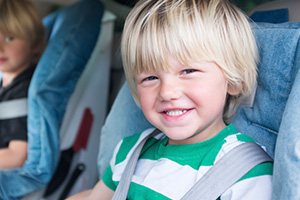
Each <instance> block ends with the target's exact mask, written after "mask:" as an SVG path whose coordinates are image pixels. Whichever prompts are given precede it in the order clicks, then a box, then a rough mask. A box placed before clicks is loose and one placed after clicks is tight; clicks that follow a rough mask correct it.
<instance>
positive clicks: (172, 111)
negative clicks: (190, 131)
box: [165, 110, 187, 116]
mask: <svg viewBox="0 0 300 200" xmlns="http://www.w3.org/2000/svg"><path fill="white" fill-rule="evenodd" d="M186 112H187V110H170V111H166V112H165V113H166V114H167V115H170V116H178V115H182V114H183V113H186Z"/></svg>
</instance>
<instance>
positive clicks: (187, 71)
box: [183, 69, 196, 74]
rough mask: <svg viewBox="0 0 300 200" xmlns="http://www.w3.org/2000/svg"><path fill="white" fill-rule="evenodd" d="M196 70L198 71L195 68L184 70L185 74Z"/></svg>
mask: <svg viewBox="0 0 300 200" xmlns="http://www.w3.org/2000/svg"><path fill="white" fill-rule="evenodd" d="M195 71H196V70H195V69H186V70H184V71H183V74H190V73H193V72H195Z"/></svg>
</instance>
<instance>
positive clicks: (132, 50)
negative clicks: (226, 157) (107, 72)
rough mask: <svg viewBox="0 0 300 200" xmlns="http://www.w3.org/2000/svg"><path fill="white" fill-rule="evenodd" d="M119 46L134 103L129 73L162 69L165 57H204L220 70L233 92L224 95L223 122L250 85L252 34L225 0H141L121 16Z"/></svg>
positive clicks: (184, 61) (253, 67) (253, 58)
mask: <svg viewBox="0 0 300 200" xmlns="http://www.w3.org/2000/svg"><path fill="white" fill-rule="evenodd" d="M121 49H122V58H123V63H124V70H125V75H126V79H127V82H128V84H129V87H130V89H131V91H132V93H133V97H134V99H135V101H136V102H137V104H138V98H137V92H136V84H135V78H134V76H135V74H138V73H141V72H142V71H147V70H153V69H155V70H168V57H169V56H170V55H171V56H173V57H174V58H175V59H177V60H178V61H180V62H181V63H182V64H184V65H187V66H188V65H190V64H191V63H193V62H197V61H201V60H207V61H214V62H215V63H216V64H217V65H218V66H219V67H220V68H221V69H222V71H223V73H224V75H225V76H226V78H227V79H228V85H229V87H232V88H233V89H235V90H236V91H238V93H239V94H238V95H236V96H228V98H227V104H226V105H225V109H224V120H225V122H229V121H230V120H231V119H232V118H233V116H234V113H235V110H236V108H237V107H238V105H239V103H240V101H241V99H242V98H243V97H245V96H247V95H249V94H250V93H251V91H252V90H253V87H254V86H255V84H256V75H257V72H256V61H257V57H258V56H257V46H256V42H255V38H254V36H253V33H252V30H251V27H250V24H249V22H248V18H247V17H246V15H245V14H244V13H243V12H242V11H241V10H240V9H238V8H237V7H236V6H234V5H232V4H231V3H230V2H229V1H227V0H158V1H151V0H141V1H139V2H138V3H137V4H136V6H135V7H134V8H133V10H132V11H131V13H130V14H129V15H128V17H127V19H126V23H125V27H124V32H123V38H122V44H121Z"/></svg>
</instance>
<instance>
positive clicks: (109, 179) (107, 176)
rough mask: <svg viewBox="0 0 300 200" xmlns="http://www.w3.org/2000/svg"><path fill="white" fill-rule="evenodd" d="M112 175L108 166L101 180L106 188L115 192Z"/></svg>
mask: <svg viewBox="0 0 300 200" xmlns="http://www.w3.org/2000/svg"><path fill="white" fill-rule="evenodd" d="M112 175H113V173H112V170H111V166H108V167H107V169H106V171H105V173H104V175H103V177H102V180H103V182H104V184H105V185H106V186H107V187H109V188H110V189H111V190H114V191H115V190H116V188H117V186H116V184H115V183H114V181H113V180H112Z"/></svg>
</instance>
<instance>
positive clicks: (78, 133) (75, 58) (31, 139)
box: [0, 0, 113, 199]
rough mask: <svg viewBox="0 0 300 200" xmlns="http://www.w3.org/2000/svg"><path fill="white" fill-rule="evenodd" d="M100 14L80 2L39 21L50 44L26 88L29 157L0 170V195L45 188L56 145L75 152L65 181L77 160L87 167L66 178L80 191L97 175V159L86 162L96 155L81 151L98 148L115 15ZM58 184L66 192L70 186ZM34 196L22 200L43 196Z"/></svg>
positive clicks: (95, 6) (93, 0)
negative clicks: (27, 90)
mask: <svg viewBox="0 0 300 200" xmlns="http://www.w3.org/2000/svg"><path fill="white" fill-rule="evenodd" d="M103 13H104V6H103V4H102V3H101V2H100V1H98V0H81V1H79V2H77V3H75V4H74V5H71V6H69V7H66V8H63V9H61V10H59V11H57V12H55V13H54V14H52V15H50V16H48V17H46V18H45V19H44V20H43V22H44V25H45V27H46V29H47V33H48V38H47V40H48V44H47V47H46V49H45V52H44V53H43V55H42V57H41V59H40V61H39V63H38V65H37V68H36V71H35V73H34V75H33V78H32V81H31V84H30V88H29V94H28V158H27V160H26V162H25V164H24V166H23V167H22V168H18V169H8V170H6V169H1V170H0V199H20V198H22V197H23V196H25V195H27V194H29V193H31V192H33V191H37V190H40V189H43V188H45V186H47V184H48V183H49V181H50V180H51V178H52V177H53V174H54V173H55V170H56V169H57V166H58V163H59V162H61V161H59V159H60V158H62V157H63V156H60V149H61V150H62V151H64V150H65V149H66V148H67V149H68V148H69V149H73V150H70V151H73V152H75V153H73V154H74V155H73V156H72V158H73V159H72V164H71V165H70V170H69V171H67V172H66V173H67V174H68V176H67V179H68V177H69V174H70V173H73V172H72V170H73V168H75V167H73V166H76V165H77V163H79V162H80V163H81V162H83V163H84V164H85V167H86V170H84V171H83V172H81V176H80V177H79V178H78V177H77V179H74V178H71V181H69V182H71V183H76V184H75V187H76V188H77V189H82V190H83V189H86V188H88V187H91V185H93V184H94V183H95V178H91V177H95V176H96V175H97V173H96V167H95V161H94V163H89V162H90V160H95V156H96V155H94V158H93V157H92V156H89V157H88V158H84V157H87V156H85V155H84V154H85V152H88V151H90V149H91V148H94V147H95V146H96V147H97V146H98V142H99V140H98V138H99V132H98V131H97V129H99V127H101V124H102V123H103V119H104V116H105V115H106V112H107V111H106V102H107V95H108V80H109V62H110V42H111V37H112V29H113V23H112V22H113V16H112V15H111V14H106V15H105V17H104V18H103V19H102V16H103ZM101 20H102V24H101ZM101 25H102V27H101V32H100V26H101ZM101 36H102V37H101ZM96 42H97V44H96ZM77 82H78V84H77ZM99 85H102V86H100V87H99ZM75 86H76V88H75ZM74 90H75V93H74V94H73V91H74ZM72 94H73V95H72ZM71 95H72V98H71V99H70V96H71ZM69 99H70V101H69ZM67 105H68V106H67ZM64 116H65V117H64ZM71 116H73V117H74V118H73V119H71ZM63 119H64V120H63ZM78 129H79V130H78ZM60 130H61V131H60ZM59 133H61V136H60V134H59ZM85 134H87V135H89V137H87V136H85ZM82 136H84V137H82ZM75 138H77V139H75ZM94 141H96V143H97V144H96V143H94ZM70 151H69V152H70ZM62 155H63V153H62ZM80 166H83V165H80ZM90 166H91V167H90ZM75 171H76V170H75ZM64 172H65V171H64ZM73 174H74V173H73ZM60 175H61V174H60ZM73 177H74V176H73ZM76 180H79V181H76ZM61 181H64V180H61ZM61 187H63V188H65V189H66V190H65V191H70V190H71V188H72V185H71V184H69V185H66V186H61ZM59 189H60V188H59ZM37 194H38V193H31V194H30V195H29V196H26V197H25V199H26V198H27V199H41V198H42V196H38V195H37ZM49 195H50V194H49ZM62 195H64V196H66V195H67V194H66V193H65V194H60V195H59V196H60V197H63V196H62ZM47 198H48V197H47ZM51 198H52V199H53V198H54V199H59V198H56V197H51ZM45 199H46V198H45ZM49 199H50V197H49Z"/></svg>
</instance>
